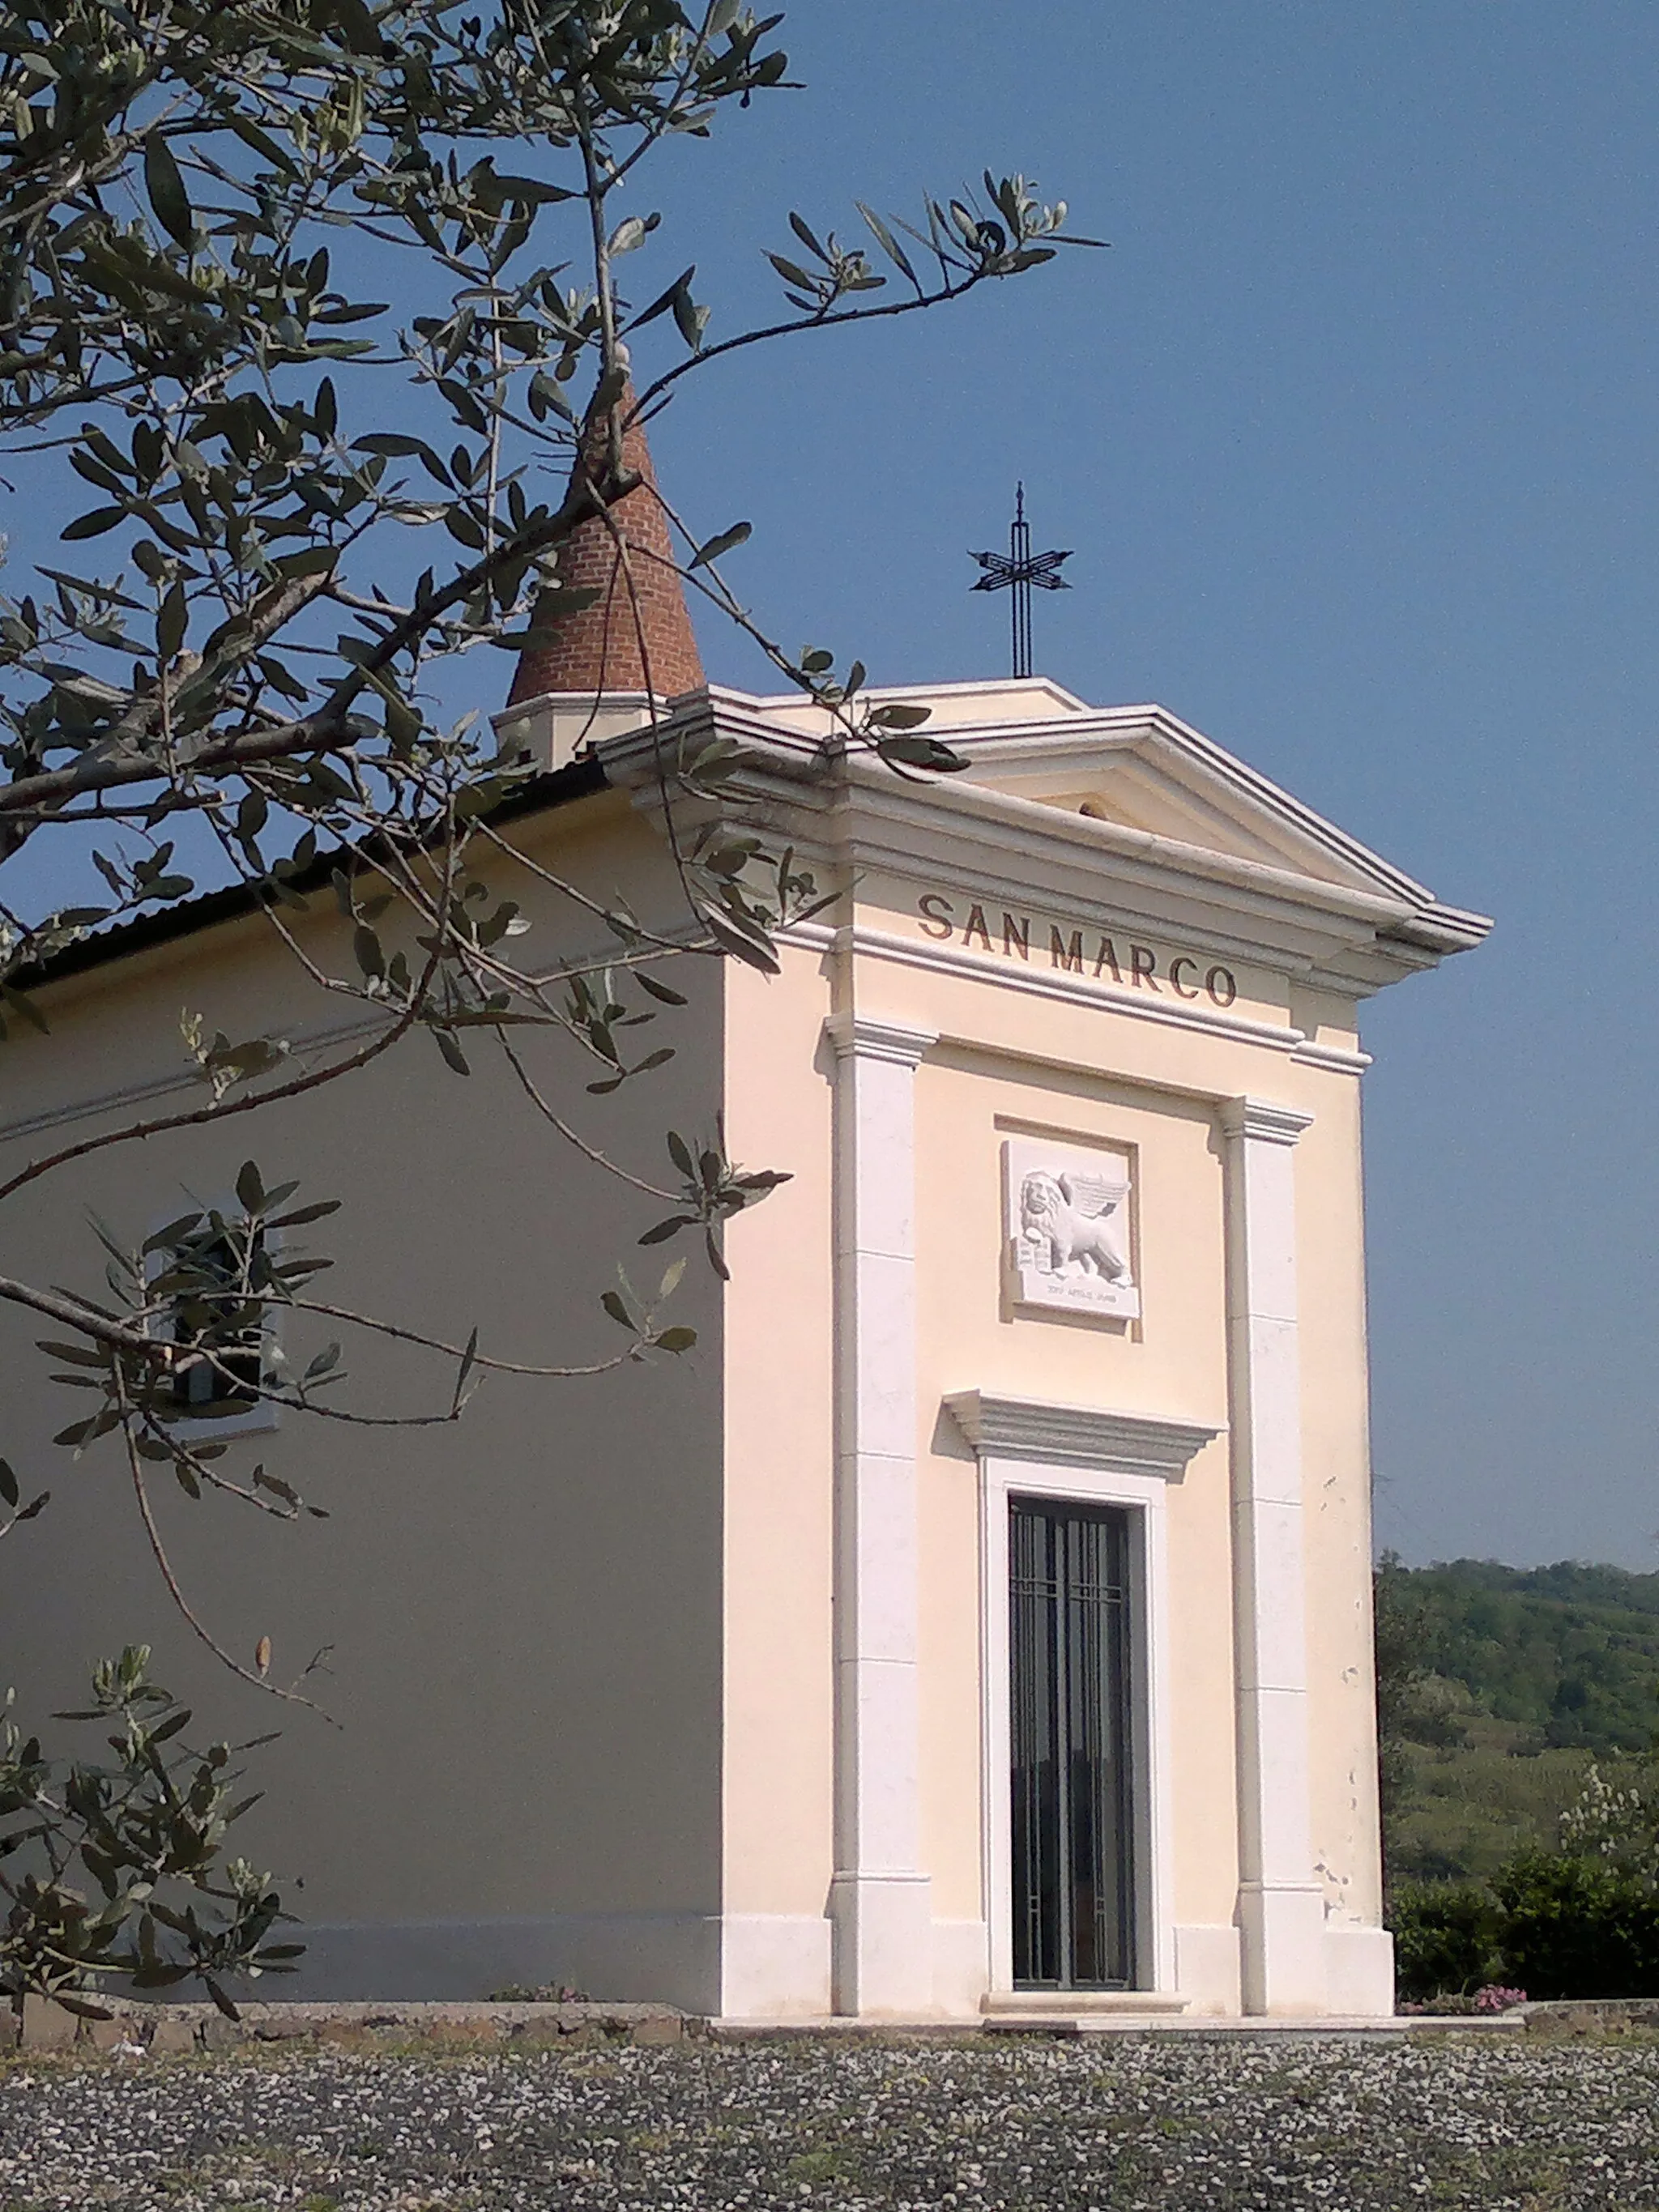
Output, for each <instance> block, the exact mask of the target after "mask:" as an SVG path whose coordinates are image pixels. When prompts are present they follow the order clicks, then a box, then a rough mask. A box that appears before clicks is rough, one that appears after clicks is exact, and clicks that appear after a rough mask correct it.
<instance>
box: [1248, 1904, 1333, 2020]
mask: <svg viewBox="0 0 1659 2212" xmlns="http://www.w3.org/2000/svg"><path fill="white" fill-rule="evenodd" d="M1238 1931H1239V1946H1240V1951H1241V1954H1242V1959H1241V1964H1242V1967H1243V1972H1242V1975H1241V1981H1242V1984H1243V1987H1242V1992H1241V1993H1242V1995H1243V2008H1244V2010H1245V2012H1246V2013H1250V2014H1263V2015H1293V2016H1295V2017H1297V2018H1298V2019H1300V2018H1303V2017H1307V2018H1310V2019H1311V2018H1316V2017H1317V2016H1318V2015H1320V2014H1322V2013H1324V2012H1326V2011H1327V2010H1328V2009H1329V2008H1328V2006H1327V2004H1326V2002H1325V1894H1324V1892H1323V1891H1322V1889H1319V1888H1317V1887H1314V1886H1313V1885H1312V1884H1310V1885H1309V1886H1307V1887H1300V1886H1292V1885H1291V1884H1289V1883H1286V1884H1285V1885H1284V1887H1273V1888H1271V1889H1269V1888H1267V1887H1264V1886H1263V1885H1261V1884H1260V1883H1255V1882H1244V1883H1242V1884H1241V1885H1240V1887H1239V1893H1238Z"/></svg>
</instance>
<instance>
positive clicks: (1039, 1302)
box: [1002, 1137, 1140, 1321]
mask: <svg viewBox="0 0 1659 2212" xmlns="http://www.w3.org/2000/svg"><path fill="white" fill-rule="evenodd" d="M1002 1185H1003V1206H1004V1219H1005V1222H1006V1230H1007V1250H1008V1255H1009V1270H1010V1274H1011V1277H1012V1289H1013V1295H1014V1298H1015V1301H1016V1303H1017V1304H1019V1305H1021V1306H1024V1307H1028V1308H1035V1309H1036V1310H1038V1311H1039V1312H1041V1311H1043V1310H1048V1311H1049V1312H1056V1313H1093V1314H1100V1315H1103V1316H1108V1317H1110V1318H1113V1319H1117V1320H1123V1321H1133V1320H1136V1319H1137V1318H1138V1317H1139V1313H1140V1292H1139V1288H1138V1287H1137V1285H1136V1282H1135V1274H1134V1255H1133V1251H1132V1249H1131V1238H1130V1200H1131V1197H1132V1188H1131V1167H1130V1156H1129V1154H1128V1153H1127V1152H1115V1151H1113V1150H1111V1149H1109V1148H1108V1147H1106V1146H1100V1147H1096V1146H1082V1145H1068V1144H1062V1143H1060V1142H1057V1141H1056V1142H1050V1140H1049V1139H1047V1138H1044V1137H1010V1138H1009V1139H1007V1140H1006V1142H1005V1144H1004V1146H1003V1148H1002Z"/></svg>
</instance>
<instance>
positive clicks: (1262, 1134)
mask: <svg viewBox="0 0 1659 2212" xmlns="http://www.w3.org/2000/svg"><path fill="white" fill-rule="evenodd" d="M1312 1122H1313V1115H1311V1114H1304V1112H1303V1110H1302V1109H1301V1108H1300V1107H1299V1106H1276V1105H1275V1104H1274V1103H1273V1101H1272V1100H1271V1099H1268V1098H1224V1099H1223V1100H1222V1102H1221V1127H1222V1130H1223V1132H1224V1133H1225V1134H1226V1135H1227V1136H1229V1137H1239V1138H1245V1139H1249V1140H1251V1141H1252V1142H1254V1143H1256V1144H1261V1145H1293V1144H1295V1142H1296V1140H1297V1138H1298V1137H1299V1136H1300V1135H1301V1134H1302V1132H1303V1131H1304V1129H1306V1128H1309V1127H1311V1126H1312Z"/></svg>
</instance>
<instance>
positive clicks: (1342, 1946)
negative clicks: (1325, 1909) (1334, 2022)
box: [1325, 1921, 1394, 2020]
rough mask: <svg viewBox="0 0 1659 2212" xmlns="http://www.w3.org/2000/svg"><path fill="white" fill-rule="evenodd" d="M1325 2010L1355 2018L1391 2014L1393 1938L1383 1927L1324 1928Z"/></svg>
mask: <svg viewBox="0 0 1659 2212" xmlns="http://www.w3.org/2000/svg"><path fill="white" fill-rule="evenodd" d="M1325 2009H1326V2010H1327V2012H1332V2013H1344V2014H1346V2015H1349V2016H1350V2017H1351V2018H1354V2019H1365V2020H1387V2019H1390V2018H1392V2016H1393V2014H1394V1938H1393V1936H1390V1935H1389V1931H1388V1929H1386V1928H1359V1927H1354V1926H1352V1925H1349V1924H1348V1923H1345V1922H1342V1921H1330V1922H1328V1923H1326V1928H1325Z"/></svg>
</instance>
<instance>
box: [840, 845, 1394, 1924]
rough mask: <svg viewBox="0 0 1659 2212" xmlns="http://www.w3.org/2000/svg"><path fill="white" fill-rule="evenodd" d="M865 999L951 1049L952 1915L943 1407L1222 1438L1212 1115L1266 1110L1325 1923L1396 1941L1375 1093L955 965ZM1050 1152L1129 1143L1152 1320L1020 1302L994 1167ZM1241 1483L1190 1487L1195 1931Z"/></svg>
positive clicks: (939, 1262)
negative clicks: (1379, 1883)
mask: <svg viewBox="0 0 1659 2212" xmlns="http://www.w3.org/2000/svg"><path fill="white" fill-rule="evenodd" d="M958 903H960V902H958ZM914 916H915V899H914V895H911V896H903V895H902V894H900V895H894V893H893V892H892V890H891V889H890V887H885V886H884V887H882V893H881V896H879V897H878V900H877V902H876V903H875V904H874V905H873V906H872V908H871V909H870V910H869V921H870V924H871V925H872V927H874V928H875V929H877V930H878V931H880V932H882V933H884V934H886V935H888V936H889V937H891V938H894V939H900V940H901V941H902V939H903V937H904V935H905V933H906V932H907V930H908V929H910V928H912V927H914ZM1034 935H1035V933H1034ZM1236 967H1237V973H1238V975H1239V979H1240V982H1241V990H1240V994H1239V1000H1238V1002H1237V1006H1236V1007H1234V1008H1231V1009H1229V1010H1228V1011H1229V1012H1234V1013H1237V1014H1240V1015H1246V1016H1248V1017H1249V1018H1254V1019H1256V1020H1259V1021H1261V1022H1262V1023H1263V1024H1268V1025H1277V1024H1284V1023H1285V1019H1286V1017H1287V1014H1288V1013H1289V1012H1290V1009H1291V1004H1292V994H1291V989H1290V987H1289V985H1288V984H1287V983H1286V982H1285V979H1284V978H1283V977H1282V976H1281V977H1279V978H1277V979H1275V978H1273V976H1272V975H1269V974H1267V972H1266V971H1265V970H1260V969H1251V968H1250V967H1249V965H1248V964H1247V963H1243V962H1242V961H1240V962H1238V963H1236ZM1247 982H1248V987H1246V985H1247ZM1315 1000H1317V1004H1316V1005H1315V1004H1314V1001H1315ZM1296 1004H1297V1016H1298V1017H1300V1018H1304V1019H1306V1020H1307V1025H1308V1027H1309V1028H1310V1029H1314V1028H1316V1029H1317V1034H1318V1036H1319V1040H1320V1042H1321V1043H1322V1044H1325V1045H1330V1046H1335V1047H1338V1048H1342V1047H1346V1048H1352V1045H1353V1043H1354V1041H1355V1040H1354V1036H1353V1030H1352V1005H1351V1004H1349V1003H1346V1002H1343V1001H1341V1000H1339V999H1338V998H1336V997H1335V996H1334V995H1333V994H1308V993H1302V994H1299V995H1298V998H1297V1002H1296ZM860 1006H861V1009H862V1010H863V1011H864V1012H868V1013H870V1014H872V1015H873V1016H874V1017H876V1018H878V1019H882V1020H887V1021H892V1022H896V1023H900V1024H907V1025H909V1026H911V1027H914V1028H915V1029H921V1030H934V1031H937V1032H938V1033H939V1036H940V1037H941V1042H940V1043H939V1045H938V1046H936V1047H934V1048H933V1050H932V1051H931V1052H930V1054H928V1056H927V1059H926V1060H924V1062H923V1064H922V1066H921V1068H920V1069H919V1071H918V1073H917V1089H916V1100H917V1117H918V1119H917V1173H918V1206H919V1214H918V1234H917V1249H918V1253H919V1255H920V1257H919V1265H918V1300H919V1337H920V1345H919V1362H920V1376H919V1392H918V1397H919V1411H920V1414H921V1436H920V1438H919V1451H920V1453H921V1469H920V1472H921V1483H920V1498H921V1514H922V1547H923V1548H922V1561H923V1571H922V1595H921V1630H922V1668H921V1677H922V1681H921V1694H922V1716H923V1735H922V1759H923V1805H924V1821H925V1833H926V1839H927V1840H926V1853H927V1868H928V1871H929V1873H930V1874H931V1875H932V1876H933V1883H934V1890H933V1910H934V1913H935V1916H936V1917H938V1918H939V1919H951V1918H956V1917H972V1916H975V1915H977V1914H978V1913H979V1911H981V1880H982V1875H981V1866H982V1838H981V1836H980V1834H979V1832H978V1814H977V1808H978V1807H979V1804H980V1799H981V1756H982V1753H981V1725H982V1723H981V1685H980V1680H979V1671H980V1670H979V1662H978V1650H979V1634H980V1621H979V1597H978V1591H977V1574H976V1551H977V1527H976V1516H977V1502H976V1498H975V1473H974V1465H973V1460H972V1455H971V1454H970V1453H969V1450H968V1449H967V1447H966V1445H965V1443H963V1440H962V1439H961V1438H960V1437H959V1436H958V1435H957V1433H956V1432H955V1430H954V1426H953V1424H952V1423H951V1421H950V1419H949V1417H948V1416H942V1415H941V1413H940V1401H941V1400H942V1399H943V1398H944V1397H945V1395H947V1394H949V1393H951V1392H954V1391H959V1390H963V1389H975V1388H978V1389H983V1390H997V1391H1004V1392H1006V1393H1009V1394H1011V1395H1019V1396H1026V1397H1030V1398H1037V1399H1043V1400H1048V1401H1054V1402H1058V1403H1062V1404H1077V1405H1093V1406H1101V1407H1110V1408H1112V1409H1114V1410H1119V1411H1124V1412H1135V1413H1147V1414H1154V1415H1166V1416H1171V1417H1176V1418H1181V1419H1190V1420H1194V1421H1200V1422H1211V1423H1214V1424H1216V1425H1222V1424H1225V1422H1226V1421H1227V1419H1228V1418H1229V1413H1230V1405H1229V1390H1228V1374H1227V1345H1226V1327H1225V1283H1226V1267H1227V1255H1226V1225H1225V1203H1224V1164H1223V1161H1224V1151H1225V1145H1224V1139H1223V1137H1222V1135H1221V1131H1220V1115H1219V1107H1220V1102H1222V1101H1224V1100H1225V1099H1228V1098H1231V1097H1240V1096H1252V1097H1261V1098H1265V1099H1268V1100H1271V1101H1273V1102H1274V1103H1278V1104H1280V1105H1284V1106H1287V1107H1290V1108H1292V1109H1299V1110H1300V1111H1302V1112H1304V1113H1308V1114H1311V1115H1313V1117H1314V1119H1313V1121H1312V1123H1311V1125H1310V1127H1309V1128H1308V1130H1307V1131H1306V1132H1305V1133H1304V1135H1303V1136H1302V1138H1301V1139H1300V1142H1299V1143H1298V1145H1297V1148H1296V1152H1295V1155H1294V1159H1295V1170H1294V1173H1295V1189H1296V1208H1297V1251H1298V1267H1299V1276H1300V1281H1299V1304H1300V1315H1301V1323H1302V1327H1301V1339H1302V1343H1301V1350H1302V1399H1301V1402H1302V1440H1303V1454H1304V1501H1305V1507H1306V1514H1305V1522H1306V1536H1305V1547H1304V1570H1305V1588H1304V1597H1305V1602H1306V1607H1307V1621H1308V1651H1309V1713H1310V1737H1311V1754H1312V1769H1311V1771H1312V1783H1311V1806H1310V1812H1311V1816H1312V1823H1313V1829H1314V1835H1315V1855H1316V1862H1317V1869H1318V1874H1319V1876H1320V1879H1321V1880H1322V1881H1323V1883H1324V1887H1325V1889H1326V1893H1327V1897H1328V1904H1329V1905H1330V1907H1331V1909H1332V1910H1333V1911H1335V1912H1340V1913H1341V1914H1343V1915H1344V1916H1346V1917H1348V1918H1351V1919H1352V1920H1357V1921H1360V1922H1364V1923H1371V1924H1375V1923H1376V1918H1377V1917H1378V1905H1379V1899H1378V1898H1377V1895H1376V1809H1375V1784H1374V1781H1373V1780H1371V1777H1372V1776H1373V1775H1374V1761H1375V1737H1374V1719H1373V1707H1372V1702H1371V1700H1372V1689H1371V1673H1370V1648H1369V1642H1368V1638H1369V1592H1370V1571H1369V1560H1370V1523H1369V1492H1368V1450H1367V1437H1366V1383H1365V1364H1366V1362H1365V1341H1364V1243H1363V1218H1362V1213H1361V1209H1360V1182H1359V1175H1360V1163H1359V1124H1358V1083H1357V1081H1356V1079H1355V1078H1354V1077H1353V1076H1352V1075H1351V1074H1349V1073H1346V1072H1343V1073H1338V1072H1334V1071H1331V1070H1328V1069H1323V1068H1320V1067H1317V1066H1312V1065H1309V1064H1306V1063H1304V1062H1300V1061H1297V1060H1293V1059H1292V1058H1291V1054H1290V1053H1289V1051H1288V1050H1285V1049H1284V1048H1279V1047H1277V1046H1269V1045H1267V1044H1265V1043H1264V1044H1261V1045H1258V1044H1255V1043H1252V1042H1246V1041H1244V1040H1243V1039H1242V1038H1240V1037H1238V1036H1224V1035H1218V1034H1216V1033H1214V1032H1213V1031H1211V1032H1206V1031H1204V1030H1200V1029H1197V1028H1194V1027H1181V1026H1176V1025H1174V1024H1163V1023H1160V1022H1158V1021H1155V1020H1136V1019H1134V1018H1129V1017H1127V1016H1125V1015H1123V1014H1120V1013H1115V1012H1109V1011H1107V1010H1105V1009H1103V1008H1102V1007H1101V1006H1098V1005H1087V1004H1081V1003H1077V1002H1075V1001H1072V1002H1066V1001H1064V1000H1059V999H1057V998H1054V997H1052V996H1050V997H1043V996H1039V995H1037V994H1034V993H1028V992H1025V991H1023V990H1021V989H1019V988H1018V987H1016V988H1014V989H1008V990H998V989H995V988H994V987H992V986H991V984H990V982H989V980H988V979H987V978H984V977H982V976H981V975H973V974H970V973H968V972H965V971H964V970H963V969H962V968H960V967H957V968H954V969H950V968H943V967H941V968H937V969H933V971H932V972H926V973H923V972H918V971H917V970H915V969H913V968H911V967H910V966H909V965H908V963H904V962H902V961H899V960H894V959H883V960H870V961H867V962H865V963H860ZM1107 1071H1109V1073H1108V1072H1107ZM1029 1131H1037V1132H1042V1133H1047V1134H1050V1135H1053V1136H1056V1137H1060V1138H1069V1139H1073V1140H1079V1139H1080V1140H1084V1141H1105V1142H1109V1143H1113V1144H1117V1145H1121V1146H1131V1147H1133V1158H1134V1163H1135V1170H1136V1183H1137V1191H1136V1199H1135V1206H1136V1236H1137V1251H1138V1265H1139V1273H1140V1280H1141V1284H1142V1288H1143V1312H1142V1316H1141V1319H1140V1320H1139V1322H1134V1323H1132V1324H1129V1325H1127V1327H1126V1326H1122V1325H1119V1326H1116V1327H1113V1326H1110V1325H1103V1324H1101V1323H1099V1322H1094V1321H1081V1322H1074V1321H1072V1320H1071V1319H1069V1318H1061V1319H1059V1320H1039V1319H1036V1318H1028V1317H1025V1316H1019V1315H1016V1314H1014V1313H1012V1311H1011V1310H1009V1308H1008V1307H1007V1305H1006V1302H1005V1299H1004V1294H1003V1289H1002V1283H1001V1267H1000V1250H1001V1243H1002V1238H1003V1234H1004V1230H1003V1221H1002V1177H1001V1169H1000V1157H999V1155H1000V1144H1001V1141H1002V1139H1003V1137H1004V1135H1005V1134H1019V1133H1024V1132H1029ZM1230 1487H1231V1475H1230V1471H1229V1457H1228V1446H1227V1443H1226V1439H1225V1437H1223V1438H1220V1439H1218V1441H1217V1443H1214V1444H1213V1445H1212V1446H1210V1447H1208V1448H1207V1449H1206V1450H1204V1451H1203V1452H1201V1453H1200V1455H1199V1456H1198V1458H1197V1459H1196V1460H1195V1461H1194V1463H1193V1465H1192V1466H1191V1468H1189V1470H1188V1474H1187V1475H1186V1478H1185V1480H1183V1481H1182V1482H1180V1483H1178V1484H1175V1485H1173V1486H1171V1488H1170V1493H1169V1589H1170V1711H1169V1728H1168V1740H1169V1747H1170V1759H1171V1765H1172V1769H1173V1772H1172V1781H1171V1794H1170V1812H1171V1820H1170V1827H1171V1831H1172V1846H1171V1860H1172V1869H1171V1871H1172V1877H1173V1879H1172V1897H1171V1899H1170V1911H1171V1916H1172V1917H1173V1918H1174V1919H1175V1920H1176V1921H1177V1922H1178V1923H1183V1924H1188V1925H1192V1926H1194V1927H1196V1928H1198V1929H1206V1928H1209V1929H1225V1928H1227V1927H1228V1926H1229V1924H1230V1923H1231V1922H1232V1920H1233V1918H1234V1912H1235V1903H1236V1897H1237V1881H1238V1875H1239V1861H1238V1855H1237V1854H1238V1844H1237V1775H1236V1756H1237V1753H1236V1720H1235V1713H1234V1708H1233V1696H1232V1684H1233V1668H1234V1655H1233V1611H1234V1593H1233V1587H1232V1577H1233V1571H1234V1561H1233V1542H1232V1534H1231V1525H1230V1507H1231V1499H1230Z"/></svg>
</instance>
